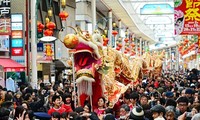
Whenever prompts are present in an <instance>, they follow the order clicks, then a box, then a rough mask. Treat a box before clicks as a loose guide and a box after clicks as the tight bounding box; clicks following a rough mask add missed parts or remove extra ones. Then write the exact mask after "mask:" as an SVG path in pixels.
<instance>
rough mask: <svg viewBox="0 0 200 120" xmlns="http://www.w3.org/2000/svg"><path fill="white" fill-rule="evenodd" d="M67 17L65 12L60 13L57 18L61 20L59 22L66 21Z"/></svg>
mask: <svg viewBox="0 0 200 120" xmlns="http://www.w3.org/2000/svg"><path fill="white" fill-rule="evenodd" d="M68 16H69V14H68V13H67V12H65V11H62V12H60V14H59V17H60V18H61V20H63V21H64V20H66V19H67V17H68Z"/></svg>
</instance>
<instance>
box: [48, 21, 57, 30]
mask: <svg viewBox="0 0 200 120" xmlns="http://www.w3.org/2000/svg"><path fill="white" fill-rule="evenodd" d="M46 27H47V28H48V29H49V30H53V29H55V28H56V24H55V23H54V22H48V23H47V24H46Z"/></svg>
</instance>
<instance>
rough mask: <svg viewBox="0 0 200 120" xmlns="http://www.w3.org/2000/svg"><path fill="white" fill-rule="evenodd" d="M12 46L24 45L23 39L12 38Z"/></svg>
mask: <svg viewBox="0 0 200 120" xmlns="http://www.w3.org/2000/svg"><path fill="white" fill-rule="evenodd" d="M11 47H23V39H22V38H19V39H12V41H11Z"/></svg>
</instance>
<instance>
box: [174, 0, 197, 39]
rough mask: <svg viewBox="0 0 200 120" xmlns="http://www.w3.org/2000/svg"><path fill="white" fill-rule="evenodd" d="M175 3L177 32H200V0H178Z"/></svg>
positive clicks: (181, 33) (192, 33) (182, 33)
mask: <svg viewBox="0 0 200 120" xmlns="http://www.w3.org/2000/svg"><path fill="white" fill-rule="evenodd" d="M174 5H175V6H174V22H175V34H176V35H179V34H180V35H188V34H190V35H194V34H200V1H199V0H178V1H176V2H175V4H174Z"/></svg>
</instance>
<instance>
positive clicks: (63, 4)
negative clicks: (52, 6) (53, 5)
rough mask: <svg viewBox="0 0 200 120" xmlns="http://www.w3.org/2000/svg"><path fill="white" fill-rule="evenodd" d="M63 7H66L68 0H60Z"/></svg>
mask: <svg viewBox="0 0 200 120" xmlns="http://www.w3.org/2000/svg"><path fill="white" fill-rule="evenodd" d="M60 4H61V7H62V8H63V9H65V7H66V0H60Z"/></svg>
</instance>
